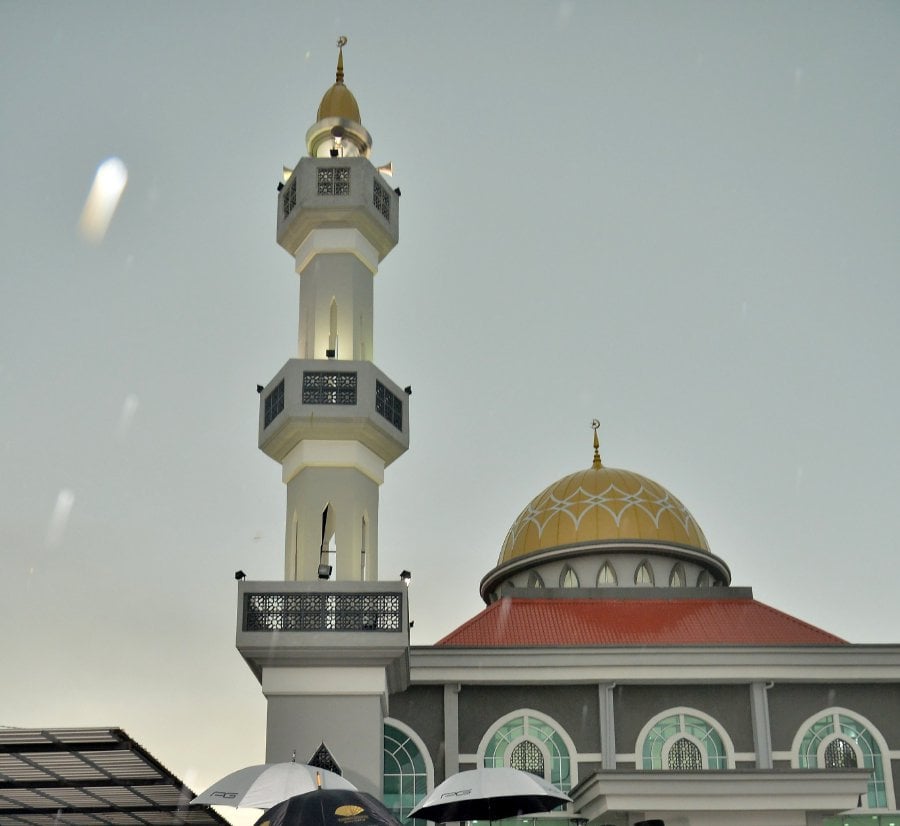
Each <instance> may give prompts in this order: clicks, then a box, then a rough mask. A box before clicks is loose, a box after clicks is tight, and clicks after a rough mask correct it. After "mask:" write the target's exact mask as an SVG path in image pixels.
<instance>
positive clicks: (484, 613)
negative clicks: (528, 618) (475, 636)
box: [434, 596, 511, 645]
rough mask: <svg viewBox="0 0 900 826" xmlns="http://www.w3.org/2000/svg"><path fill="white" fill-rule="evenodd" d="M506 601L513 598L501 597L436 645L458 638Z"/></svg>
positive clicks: (446, 635)
mask: <svg viewBox="0 0 900 826" xmlns="http://www.w3.org/2000/svg"><path fill="white" fill-rule="evenodd" d="M505 599H511V597H506V596H504V597H500V599H498V600H497V601H496V602H492V603H491V604H490V605H486V606H485V607H484V608H482V609H481V610H480V611H479V612H478V613H477V614H475V616H474V617H470V618H469V619H467V620H466V621H465V622H464V623H463V624H462V625H458V626H456V628H454V629H453V630H452V631H451V632H450V633H448V634H445V635H444V636H443V637H441V638H440V639H439V640H438V641H437V642H436V643H434V645H443V644H444V643H446V642H447V641H449V640H450V639H451V638H452V637H455V636H458V635H459V634H461V633H462V632H463V631H465V630H466V629H467V628H469V627H470V626H471V625H473V624H474V623H476V622H478V621H479V620H481V619H483V618H484V617H486V616H487V615H488V614H489V613H490V612H491V611H494V610H496V608H497V606H498V605H499V604H500V603H501V602H503V600H505Z"/></svg>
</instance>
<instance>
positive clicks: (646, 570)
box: [634, 559, 654, 585]
mask: <svg viewBox="0 0 900 826" xmlns="http://www.w3.org/2000/svg"><path fill="white" fill-rule="evenodd" d="M634 584H635V585H653V584H654V582H653V569H652V568H651V567H650V563H649V562H647V560H646V559H645V560H644V561H643V562H641V564H640V565H638V566H637V568H636V569H635V572H634Z"/></svg>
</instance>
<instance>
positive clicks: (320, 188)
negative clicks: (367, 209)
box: [316, 166, 350, 195]
mask: <svg viewBox="0 0 900 826" xmlns="http://www.w3.org/2000/svg"><path fill="white" fill-rule="evenodd" d="M316 194H317V195H349V194H350V167H349V166H320V167H319V169H318V170H317V175H316Z"/></svg>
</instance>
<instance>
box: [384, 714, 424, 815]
mask: <svg viewBox="0 0 900 826" xmlns="http://www.w3.org/2000/svg"><path fill="white" fill-rule="evenodd" d="M382 782H383V791H384V803H385V805H386V806H387V807H388V808H389V809H390V810H391V811H392V812H393V813H394V815H395V816H396V817H397V819H398V820H401V821H403V822H407V816H408V815H409V813H410V811H412V810H413V809H414V808H415V807H416V806H417V805H418V804H419V802H420V801H421V800H422V798H424V797H425V795H426V794H427V793H428V770H427V768H426V766H425V758H424V757H423V756H422V752H421V751H420V750H419V747H418V746H417V745H416V744H415V743H414V742H413V740H412V738H411V737H409V735H407V734H405V733H404V732H402V731H401V730H400V729H398V728H396V727H395V726H392V725H390V724H389V723H385V724H384V777H383V781H382ZM412 822H413V823H419V824H422V826H425V821H423V820H414V821H412Z"/></svg>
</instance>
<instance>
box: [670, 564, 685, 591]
mask: <svg viewBox="0 0 900 826" xmlns="http://www.w3.org/2000/svg"><path fill="white" fill-rule="evenodd" d="M686 584H687V580H686V579H685V576H684V566H683V565H682V564H681V563H680V562H676V563H675V564H674V565H673V566H672V572H671V573H670V574H669V587H670V588H684V586H685V585H686Z"/></svg>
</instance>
